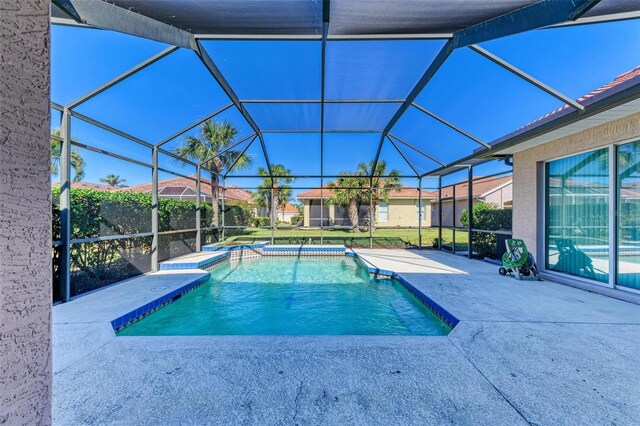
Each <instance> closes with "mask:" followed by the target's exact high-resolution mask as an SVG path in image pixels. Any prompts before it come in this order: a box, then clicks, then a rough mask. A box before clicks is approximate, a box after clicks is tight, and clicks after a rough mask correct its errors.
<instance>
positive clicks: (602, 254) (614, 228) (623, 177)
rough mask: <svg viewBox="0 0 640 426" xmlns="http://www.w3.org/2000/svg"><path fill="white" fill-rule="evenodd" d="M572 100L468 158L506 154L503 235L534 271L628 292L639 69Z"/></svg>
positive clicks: (638, 210)
mask: <svg viewBox="0 0 640 426" xmlns="http://www.w3.org/2000/svg"><path fill="white" fill-rule="evenodd" d="M577 102H578V103H579V104H580V105H581V106H582V108H583V110H582V111H580V110H577V109H574V108H572V107H570V106H568V105H564V106H563V107H561V108H559V109H557V110H555V111H552V112H550V113H548V114H546V115H545V116H543V117H541V118H539V119H538V120H535V121H534V122H532V123H530V124H528V125H526V126H524V127H523V128H521V129H518V130H516V131H515V132H513V133H511V134H509V135H506V136H504V137H502V138H500V139H499V140H497V141H495V142H493V143H492V144H491V145H492V146H491V148H490V149H488V150H485V151H484V153H482V154H480V153H479V154H478V155H479V156H487V157H489V158H491V157H505V156H512V157H513V164H514V168H513V194H514V197H513V235H514V237H515V238H521V239H523V240H524V241H525V243H526V244H527V247H528V249H529V251H530V252H531V253H533V254H534V255H535V256H536V260H537V262H538V266H539V268H540V269H541V270H542V272H543V274H548V275H550V276H552V277H553V279H554V280H558V281H562V282H566V283H572V284H573V285H576V283H578V282H579V283H580V285H581V286H587V287H589V288H591V289H593V290H595V291H598V289H597V287H596V286H594V284H600V285H602V286H604V287H608V288H619V289H628V290H631V291H636V292H638V291H640V256H639V254H640V220H639V219H638V218H639V217H640V66H639V67H637V68H635V69H633V70H631V71H628V72H626V73H624V74H621V75H620V76H618V77H617V78H616V79H615V80H613V81H612V82H610V83H608V84H606V85H604V86H602V87H600V88H598V89H596V90H594V91H592V92H590V93H588V94H587V95H585V96H583V97H581V98H579V99H578V100H577ZM576 277H579V278H580V279H579V280H577V279H576Z"/></svg>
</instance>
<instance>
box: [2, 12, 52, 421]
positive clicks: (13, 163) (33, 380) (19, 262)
mask: <svg viewBox="0 0 640 426" xmlns="http://www.w3.org/2000/svg"><path fill="white" fill-rule="evenodd" d="M49 46H50V43H49V0H1V1H0V424H9V425H21V424H45V425H46V424H50V423H51V383H52V380H51V184H50V177H49V156H50V143H49V136H48V135H49V119H50V117H49Z"/></svg>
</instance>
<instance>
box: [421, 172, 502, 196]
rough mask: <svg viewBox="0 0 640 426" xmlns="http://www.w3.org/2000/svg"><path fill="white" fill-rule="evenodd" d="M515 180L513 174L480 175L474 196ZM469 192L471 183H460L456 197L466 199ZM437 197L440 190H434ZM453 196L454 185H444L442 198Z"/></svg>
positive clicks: (476, 182) (475, 182) (475, 185)
mask: <svg viewBox="0 0 640 426" xmlns="http://www.w3.org/2000/svg"><path fill="white" fill-rule="evenodd" d="M512 180H513V177H512V176H501V177H493V178H488V179H483V178H481V177H478V178H476V179H474V181H473V196H474V197H480V196H482V195H483V194H486V193H488V192H492V191H494V190H496V189H498V188H499V187H501V186H502V185H506V184H508V183H509V182H511V181H512ZM468 192H469V184H467V183H460V184H457V185H456V199H465V198H467V194H468ZM433 194H435V196H436V198H437V197H438V192H437V191H436V192H434V193H433ZM449 197H453V186H452V185H449V186H443V187H442V198H449Z"/></svg>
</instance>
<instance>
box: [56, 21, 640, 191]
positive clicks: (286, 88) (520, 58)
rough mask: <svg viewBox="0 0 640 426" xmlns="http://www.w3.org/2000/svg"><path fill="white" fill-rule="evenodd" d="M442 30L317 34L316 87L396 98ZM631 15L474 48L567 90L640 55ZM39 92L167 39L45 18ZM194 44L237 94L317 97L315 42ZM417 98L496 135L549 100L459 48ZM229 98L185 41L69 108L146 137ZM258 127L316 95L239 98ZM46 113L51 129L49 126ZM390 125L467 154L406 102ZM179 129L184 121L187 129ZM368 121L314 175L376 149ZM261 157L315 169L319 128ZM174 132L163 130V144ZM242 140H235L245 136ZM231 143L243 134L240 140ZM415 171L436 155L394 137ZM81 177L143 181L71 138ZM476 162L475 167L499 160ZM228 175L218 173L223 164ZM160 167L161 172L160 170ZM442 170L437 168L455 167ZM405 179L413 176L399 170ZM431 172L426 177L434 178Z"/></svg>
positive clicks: (355, 124)
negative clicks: (400, 35) (402, 37)
mask: <svg viewBox="0 0 640 426" xmlns="http://www.w3.org/2000/svg"><path fill="white" fill-rule="evenodd" d="M442 44H443V42H442V41H436V40H426V41H425V40H414V41H394V42H390V41H353V42H344V41H343V42H330V43H329V44H328V46H327V61H326V83H325V97H326V99H403V98H404V97H406V95H407V94H408V93H409V91H410V90H411V88H412V87H413V86H414V84H415V83H416V81H417V80H418V79H419V77H420V76H421V74H422V73H423V72H424V70H425V69H426V67H427V66H428V65H429V63H430V62H431V60H432V59H433V57H434V56H435V55H436V53H437V52H438V49H439V48H440V47H441V46H442ZM639 45H640V20H630V21H623V22H617V23H609V24H597V25H583V26H577V27H565V28H557V29H553V30H539V31H531V32H527V33H523V34H519V35H516V36H511V37H507V38H503V39H499V40H494V41H491V42H487V43H484V44H483V47H484V48H486V49H488V50H489V51H491V52H493V53H495V54H497V55H498V56H500V57H502V58H503V59H505V60H508V61H510V62H511V63H512V64H514V65H516V66H518V67H520V68H521V69H523V70H525V71H526V72H528V73H530V74H532V75H533V76H535V77H537V78H538V79H540V80H541V81H543V82H545V83H547V84H549V85H551V86H552V87H554V88H556V89H557V90H560V91H562V92H563V93H565V94H567V95H569V96H571V97H573V98H577V97H579V96H581V95H583V94H584V93H587V92H589V91H591V90H593V89H595V88H597V87H599V86H601V85H603V84H605V83H607V82H609V81H611V80H612V79H613V78H615V77H616V76H617V75H619V74H621V73H623V72H625V71H628V70H630V69H632V68H634V67H636V66H638V65H640V49H638V46H639ZM52 47H53V48H52V95H51V96H52V100H53V101H54V102H57V103H60V104H66V103H69V102H71V101H72V100H74V99H76V98H78V97H80V96H82V95H83V94H84V93H86V92H88V91H90V90H92V89H93V88H95V87H96V86H98V85H100V84H102V83H104V82H106V81H108V80H109V79H111V78H113V77H115V76H116V75H118V74H120V73H122V72H124V71H126V70H127V69H129V68H131V67H133V66H134V65H136V64H137V63H139V62H141V61H143V60H145V59H147V58H148V57H150V56H152V55H154V54H155V53H157V52H160V51H161V50H162V49H164V48H166V47H167V46H166V45H163V44H161V43H157V42H153V41H149V40H143V39H139V38H136V37H132V36H128V35H124V34H118V33H114V32H109V31H101V30H91V29H83V28H71V27H60V26H54V27H53V29H52ZM205 48H206V49H207V51H208V52H209V54H210V55H211V57H212V58H213V59H214V61H215V62H216V63H217V65H218V66H219V68H220V69H221V71H222V72H223V74H224V75H225V76H226V78H227V80H228V81H229V83H230V84H231V86H232V87H233V88H234V90H235V91H236V93H237V94H238V96H239V97H240V98H241V99H319V98H320V43H319V42H314V41H301V42H290V41H289V42H274V41H262V42H252V41H208V42H205ZM416 102H417V103H418V104H420V105H422V106H424V107H425V108H427V109H429V110H431V111H433V112H435V113H436V114H438V115H440V116H442V117H444V118H446V119H447V120H449V121H451V122H453V123H455V124H456V125H458V126H459V127H461V128H463V129H465V130H466V131H468V132H469V133H471V134H473V135H475V136H476V137H478V138H480V139H482V140H484V141H488V142H489V141H492V140H494V139H497V138H499V137H500V136H503V135H504V134H507V133H509V132H511V131H513V130H515V129H517V128H518V127H520V126H522V125H525V124H526V123H528V122H530V121H532V120H534V119H536V118H537V117H539V116H541V115H543V114H545V113H546V112H548V111H550V110H552V109H554V108H557V107H558V106H560V102H559V101H557V100H556V99H555V98H553V97H550V96H548V95H546V94H545V93H544V92H541V91H539V90H538V89H536V88H534V87H533V86H530V85H528V84H527V83H526V82H524V81H522V80H520V79H518V78H517V77H515V76H514V75H512V74H510V73H508V72H506V71H505V70H503V69H501V68H500V67H498V66H496V65H495V64H493V63H491V62H489V61H488V60H486V59H484V58H482V57H480V56H479V55H477V54H476V53H474V52H472V51H470V50H469V49H462V50H459V51H456V52H454V54H453V55H452V56H451V57H450V58H449V60H448V61H447V62H446V63H445V64H444V66H443V67H442V68H441V70H440V71H439V73H438V74H437V75H436V76H435V77H434V79H433V80H432V81H431V82H430V83H429V85H428V86H427V87H426V88H425V90H423V92H422V93H421V94H420V96H419V97H418V99H417V101H416ZM228 103H229V99H228V98H227V97H226V95H225V94H224V92H223V91H222V89H221V88H220V87H219V86H218V85H217V83H216V82H215V80H214V79H213V78H212V77H211V75H210V74H209V73H208V71H207V70H206V69H205V68H204V67H203V66H202V64H201V63H200V61H199V60H198V59H197V57H196V56H195V54H194V53H193V52H191V51H187V50H184V49H181V50H179V51H178V52H175V53H173V54H171V55H169V56H168V57H166V58H164V59H162V60H160V61H159V62H157V63H156V64H154V65H152V66H150V67H148V68H147V69H145V70H144V71H142V72H140V73H139V74H137V75H135V76H134V77H131V78H130V79H127V80H125V81H124V82H123V83H121V84H119V85H117V86H115V87H114V88H111V89H110V90H108V91H106V92H104V93H102V94H101V95H99V96H97V97H96V98H94V99H92V100H91V101H89V102H87V103H86V104H84V105H82V106H81V107H80V108H78V111H79V112H81V113H83V114H85V115H88V116H90V117H93V118H95V119H98V120H100V121H103V122H105V123H107V124H109V125H112V126H114V127H117V128H119V129H121V130H123V131H125V132H128V133H130V134H132V135H134V136H137V137H139V138H141V139H144V140H146V141H148V142H150V143H157V142H158V141H160V140H162V139H164V138H165V137H167V136H169V135H171V134H172V133H174V132H175V131H177V130H179V129H181V128H183V127H185V126H186V125H188V124H190V123H192V122H194V121H196V120H197V119H199V118H200V117H203V116H205V115H207V114H209V113H211V112H213V111H215V110H216V109H218V108H221V107H222V106H224V105H226V104H228ZM398 106H399V104H327V105H326V107H325V128H326V129H331V130H336V131H339V130H345V129H360V130H381V129H383V128H384V127H385V125H386V123H387V122H388V121H389V119H390V118H391V116H393V114H394V112H395V110H396V109H397V107H398ZM247 109H248V111H249V112H250V113H251V115H252V116H253V117H254V118H255V120H256V122H257V123H258V125H259V126H260V127H261V128H262V129H269V130H282V129H296V128H302V129H307V130H316V129H318V128H319V127H320V108H319V105H316V104H247ZM59 118H60V116H59V113H55V112H54V113H53V114H52V128H55V127H59ZM219 118H220V119H223V120H228V121H230V122H232V123H233V124H234V125H236V127H237V128H238V130H239V135H238V138H243V137H245V136H248V135H250V134H251V133H252V130H251V128H250V126H249V125H248V124H247V123H246V122H245V121H244V120H243V118H242V116H241V114H239V112H238V111H237V110H235V108H231V109H228V110H227V111H225V112H224V113H223V114H221V115H220V116H219ZM72 129H73V136H74V137H75V138H76V139H78V140H80V141H81V142H83V143H85V144H88V145H92V146H95V147H98V148H101V149H104V150H108V151H112V152H115V153H117V154H121V155H126V156H129V157H131V158H134V159H136V160H140V161H147V162H149V161H150V152H149V150H148V149H147V148H144V147H142V146H139V145H136V144H134V143H132V142H130V141H128V140H126V139H123V138H120V137H118V136H116V135H112V134H110V133H108V132H105V131H103V130H100V129H98V128H96V127H94V126H91V125H88V124H86V123H83V122H81V121H79V120H73V123H72ZM392 133H393V134H395V135H396V136H398V137H400V138H402V139H404V140H406V141H408V142H410V143H412V144H414V145H416V146H417V147H419V148H420V149H422V150H424V151H426V152H428V153H429V154H432V155H433V156H435V157H437V158H438V159H440V160H441V161H444V162H449V161H453V160H456V159H458V158H460V157H463V156H465V155H468V154H469V153H471V152H472V151H473V149H475V148H477V147H478V145H477V144H476V143H475V142H473V141H471V140H470V139H468V138H466V137H464V136H462V135H460V134H457V133H455V132H453V131H452V130H451V129H449V128H447V127H446V126H444V125H442V124H440V123H439V122H437V121H435V120H433V119H431V118H429V117H428V116H426V115H425V114H423V113H422V112H420V111H418V110H417V109H415V108H411V109H409V110H408V111H407V113H406V114H405V115H404V116H403V118H402V119H401V120H400V121H399V122H398V123H397V125H396V126H395V127H394V128H393V130H392ZM188 134H193V135H195V134H197V129H196V130H194V131H191V132H189V133H188ZM378 141H379V134H375V133H362V134H341V133H332V134H326V135H325V144H324V154H325V155H324V161H323V164H324V172H325V175H331V174H337V173H338V172H340V171H349V170H353V169H355V167H356V165H357V163H358V162H360V161H370V160H372V159H373V157H374V156H375V151H376V146H377V143H378ZM265 142H266V147H267V152H268V154H269V158H270V160H271V162H272V163H278V164H284V165H285V166H286V167H288V168H289V169H291V170H292V172H293V173H294V174H299V175H315V174H319V173H320V137H319V135H318V134H314V133H310V134H283V133H268V134H265ZM181 143H182V138H178V139H177V140H174V141H171V142H169V143H168V144H167V145H166V148H167V149H175V148H176V147H178V146H179V145H180V144H181ZM247 143H248V142H247ZM243 146H244V145H243ZM400 147H401V149H402V150H403V153H404V154H405V155H406V156H407V157H408V159H409V161H411V163H412V165H413V166H414V167H416V168H417V169H418V170H419V171H420V172H423V171H428V170H431V169H433V168H434V167H435V166H436V164H435V163H434V162H432V161H431V160H428V159H426V158H425V157H423V156H421V155H420V154H418V153H417V152H415V151H413V150H411V149H409V148H407V147H405V146H402V145H400ZM247 153H248V154H249V155H250V156H251V158H252V160H253V162H252V166H251V167H249V168H248V169H245V170H242V171H237V173H235V172H232V173H231V175H234V174H238V173H241V174H243V175H251V174H255V172H256V171H257V169H258V168H259V167H264V166H265V162H264V157H263V154H262V150H261V147H260V144H259V143H258V142H257V141H256V142H254V143H253V144H252V145H251V146H250V147H249V149H248V150H247ZM82 155H83V157H84V159H85V162H86V176H85V179H84V180H85V181H88V182H98V181H99V179H100V178H101V177H104V176H106V175H108V174H110V173H114V174H119V175H121V176H122V177H124V178H126V179H127V183H128V184H137V183H143V182H148V181H149V180H150V171H149V169H147V168H145V167H142V166H137V165H134V164H131V163H128V162H124V161H122V160H116V159H113V158H110V157H107V156H104V155H100V154H96V153H92V152H89V151H82ZM381 159H384V160H386V161H387V163H388V168H389V169H396V170H398V171H400V172H401V173H402V174H403V175H409V174H412V171H411V169H410V167H409V166H408V165H407V164H406V162H405V161H404V160H403V159H402V157H401V156H400V155H399V153H398V152H397V151H396V149H395V148H394V147H393V146H392V145H391V144H389V143H388V142H386V143H385V145H384V146H383V150H382V153H381ZM164 166H165V167H167V168H170V169H172V170H174V171H176V172H178V173H182V174H190V173H192V172H193V170H192V169H191V168H189V167H182V166H181V164H180V163H178V162H177V161H174V160H170V159H169V158H167V159H165V161H164ZM499 170H500V166H499V165H495V164H493V165H489V166H484V167H483V168H482V169H479V170H478V172H477V174H484V175H486V174H489V173H491V172H494V171H499ZM231 175H230V176H231ZM167 177H168V176H167ZM459 178H460V176H457V177H456V176H452V177H451V178H450V179H459ZM228 180H229V182H230V183H233V184H236V185H239V186H244V187H255V186H256V185H257V184H258V183H259V180H256V179H242V178H237V177H235V178H234V177H232V178H230V179H228ZM404 183H405V184H407V185H412V186H415V185H417V180H415V179H406V180H405V182H404ZM318 184H319V180H318V179H299V180H298V181H297V182H296V183H295V185H296V186H300V187H303V186H304V187H313V186H317V185H318ZM434 185H435V182H433V181H431V182H425V186H434Z"/></svg>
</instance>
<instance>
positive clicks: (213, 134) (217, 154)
mask: <svg viewBox="0 0 640 426" xmlns="http://www.w3.org/2000/svg"><path fill="white" fill-rule="evenodd" d="M237 134H238V129H236V128H235V126H234V125H233V124H231V123H229V122H227V121H223V122H220V121H212V120H207V121H205V122H204V123H202V125H201V126H200V137H196V136H187V137H185V138H184V143H183V145H182V146H180V147H178V148H176V149H175V151H174V152H175V154H176V155H178V156H180V157H182V158H185V159H188V160H192V161H195V162H198V163H200V162H204V163H203V164H202V165H203V166H204V167H205V168H207V169H208V170H210V177H211V193H212V194H211V195H212V203H211V204H212V206H213V218H212V223H211V225H212V226H214V227H217V226H218V217H219V214H218V199H219V196H220V194H219V188H220V173H221V172H222V171H223V170H225V169H226V170H227V171H228V169H229V168H230V167H231V166H233V164H234V163H235V166H233V167H235V168H237V169H243V168H246V167H248V166H249V165H251V157H249V155H247V154H246V153H245V154H242V151H236V150H233V149H230V150H228V151H225V150H226V149H228V148H229V146H231V145H232V144H233V140H234V138H235V137H236V136H237ZM222 151H224V152H222Z"/></svg>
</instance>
